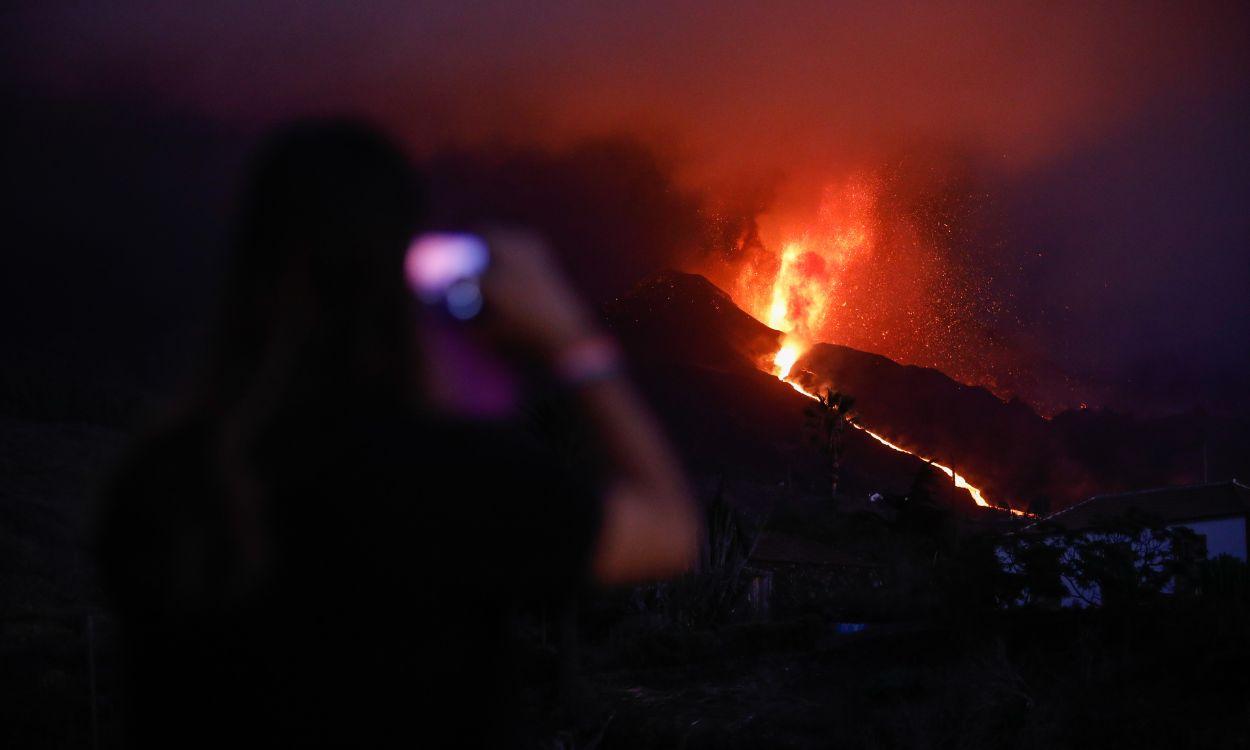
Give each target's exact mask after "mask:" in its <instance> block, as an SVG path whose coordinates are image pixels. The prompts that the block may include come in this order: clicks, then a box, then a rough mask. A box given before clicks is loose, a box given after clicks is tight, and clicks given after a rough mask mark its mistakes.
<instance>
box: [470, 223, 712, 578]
mask: <svg viewBox="0 0 1250 750" xmlns="http://www.w3.org/2000/svg"><path fill="white" fill-rule="evenodd" d="M488 240H489V242H490V247H491V253H492V262H491V269H490V270H489V271H488V272H487V274H486V276H485V277H484V279H483V285H484V292H485V297H486V299H487V300H488V303H489V304H490V305H491V307H492V310H493V311H494V315H495V325H496V326H498V327H500V328H501V329H502V332H503V334H504V335H505V336H507V337H509V338H510V339H512V340H513V341H516V342H519V343H521V344H523V345H524V346H526V347H528V348H530V349H532V350H533V352H534V353H536V354H537V355H538V356H540V357H541V358H543V359H544V360H545V361H546V362H548V363H549V364H550V365H551V366H552V367H553V368H554V369H555V371H556V374H557V375H558V376H560V377H563V378H564V379H565V380H566V381H569V382H570V383H571V384H572V385H573V386H574V387H575V389H576V399H577V403H578V404H579V405H580V408H581V410H582V411H583V413H584V415H585V417H586V418H587V421H588V422H589V423H590V425H591V427H592V430H593V435H594V437H595V439H596V440H597V442H598V443H599V445H600V447H601V449H602V451H603V453H604V455H605V457H606V458H607V461H608V471H609V472H610V476H609V477H608V481H607V483H606V486H607V488H608V489H607V490H606V493H605V496H604V497H603V524H602V528H601V530H600V535H599V539H598V541H597V543H596V547H595V552H594V558H593V562H592V565H593V573H594V576H595V579H596V580H597V581H598V582H600V583H603V584H615V583H626V582H630V581H639V580H645V579H649V578H657V577H663V576H668V575H674V574H677V573H680V572H682V571H685V570H686V569H688V568H689V567H690V565H691V563H692V562H693V560H694V557H695V554H696V552H697V545H698V531H699V522H698V517H697V514H696V512H695V504H694V501H693V500H692V498H691V496H690V493H689V490H688V489H687V487H686V482H685V479H684V478H683V476H682V472H681V470H680V468H679V467H678V464H677V460H676V459H675V457H674V454H673V451H672V450H671V448H670V447H669V445H668V442H667V440H666V439H665V438H664V436H663V434H662V432H661V431H660V429H659V427H658V425H657V424H656V421H655V418H654V417H653V416H652V414H651V413H650V412H649V411H648V410H647V408H646V407H645V406H644V405H643V403H642V400H641V399H640V398H639V397H638V395H637V394H636V393H635V391H634V388H633V386H632V385H631V384H630V383H629V382H628V381H627V380H626V379H625V378H624V376H623V373H622V372H621V370H620V368H619V366H618V365H619V363H618V362H616V361H615V356H616V355H615V349H614V347H612V346H611V344H610V343H609V342H608V341H607V340H606V339H604V338H603V337H602V336H601V335H600V334H599V332H598V330H597V328H596V326H595V325H594V322H593V317H592V316H591V315H590V314H589V312H588V311H587V310H586V308H585V307H584V305H583V304H582V303H581V301H580V300H579V299H578V298H577V296H576V295H575V293H574V292H573V290H572V289H571V288H570V287H569V285H568V284H567V283H566V282H565V281H564V279H563V278H562V276H561V275H560V273H559V272H558V270H557V268H556V267H555V265H554V263H553V262H552V259H551V257H550V255H549V253H548V252H547V250H546V248H545V246H544V245H543V243H542V242H541V241H539V240H538V239H536V238H534V237H531V236H529V235H524V234H515V233H499V234H493V235H490V236H489V237H488Z"/></svg>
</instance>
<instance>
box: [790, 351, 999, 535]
mask: <svg viewBox="0 0 1250 750" xmlns="http://www.w3.org/2000/svg"><path fill="white" fill-rule="evenodd" d="M802 353H803V352H802V349H801V348H800V347H799V346H798V345H797V344H794V343H787V344H783V345H782V347H781V348H780V349H778V350H777V354H776V355H775V356H774V357H773V366H774V367H775V368H776V369H775V370H774V371H773V374H774V375H776V376H777V377H778V378H779V379H781V381H782V382H784V383H788V384H789V385H790V387H791V388H793V389H794V390H796V391H798V392H799V393H802V394H803V395H804V396H807V397H808V398H810V399H813V400H818V399H819V397H818V396H817V395H816V394H814V393H810V392H808V391H806V390H804V389H803V387H802V386H801V385H799V384H798V383H795V382H794V381H792V380H789V377H790V370H791V369H792V368H793V367H794V363H795V362H797V361H798V359H799V355H800V354H802ZM847 423H848V424H849V425H851V426H852V427H854V428H855V429H857V430H859V431H860V432H863V433H865V434H867V435H868V436H869V437H871V438H872V439H873V440H876V441H877V442H878V443H881V444H882V445H884V446H885V447H887V448H889V449H890V450H896V451H898V452H899V453H906V454H907V455H909V456H915V457H916V458H918V459H920V460H921V461H924V462H925V463H927V464H929V465H930V466H932V467H933V468H935V469H938V470H940V471H941V472H942V473H943V474H945V475H946V476H948V477H950V478H951V479H953V480H955V486H956V487H959V488H961V489H965V490H967V491H968V494H969V495H972V500H973V501H974V502H975V503H976V504H977V505H980V506H981V507H982V508H992V507H997V506H994V505H991V504H990V503H989V502H987V501H986V499H985V496H984V495H982V494H981V490H979V489H977V488H976V487H973V486H972V485H971V484H968V480H967V479H964V478H963V477H962V476H960V475H959V472H957V471H955V470H954V469H952V468H951V467H949V466H944V465H942V464H940V463H938V462H937V461H934V460H933V459H931V458H925V457H924V456H921V455H920V454H918V453H913V452H911V451H909V450H907V449H906V448H900V447H899V446H897V445H895V444H894V443H891V442H890V441H889V440H886V439H885V438H883V437H881V436H880V435H878V434H877V433H875V432H873V431H872V430H870V429H868V428H867V427H863V426H862V425H858V424H855V423H854V422H851V421H849V420H848V422H847ZM1011 512H1012V513H1013V514H1020V513H1021V511H1017V510H1014V509H1012V511H1011Z"/></svg>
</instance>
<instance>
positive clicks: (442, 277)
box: [404, 232, 490, 320]
mask: <svg viewBox="0 0 1250 750" xmlns="http://www.w3.org/2000/svg"><path fill="white" fill-rule="evenodd" d="M488 268H490V248H488V247H487V245H486V241H485V240H484V239H482V238H481V237H478V236H477V235H475V234H467V233H458V232H431V233H428V234H420V235H417V236H416V237H414V238H413V240H412V242H411V243H410V244H409V245H408V251H407V254H406V255H405V256H404V275H405V276H406V278H407V281H408V286H409V288H410V289H412V291H413V293H414V294H416V295H417V298H418V299H420V300H421V301H422V302H424V303H425V304H427V305H430V306H432V307H441V308H443V309H444V310H446V312H447V313H448V314H449V315H451V316H452V317H453V318H455V319H456V320H471V319H473V318H476V317H477V315H478V313H480V312H481V311H482V302H483V300H482V288H481V283H480V280H481V277H482V274H484V273H486V269H488Z"/></svg>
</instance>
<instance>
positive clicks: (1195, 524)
mask: <svg viewBox="0 0 1250 750" xmlns="http://www.w3.org/2000/svg"><path fill="white" fill-rule="evenodd" d="M1133 517H1136V518H1138V519H1148V520H1149V521H1150V522H1151V524H1152V525H1154V526H1155V528H1158V526H1164V527H1167V528H1169V529H1178V528H1184V529H1188V530H1190V531H1192V532H1193V533H1194V534H1195V535H1197V543H1198V544H1200V545H1202V546H1201V547H1200V548H1198V550H1199V552H1200V553H1203V552H1204V553H1205V556H1206V557H1208V558H1212V557H1218V556H1220V555H1228V556H1230V557H1233V558H1236V559H1238V560H1241V561H1243V562H1244V561H1246V559H1247V550H1248V549H1250V487H1247V486H1246V485H1245V484H1242V483H1241V482H1238V481H1236V480H1233V481H1231V482H1219V483H1215V484H1200V485H1191V486H1187V487H1164V488H1160V489H1153V490H1141V491H1137V492H1125V493H1120V494H1115V495H1095V496H1094V497H1091V498H1089V499H1088V500H1085V501H1083V502H1080V503H1077V504H1076V505H1073V506H1070V507H1068V508H1065V509H1063V510H1061V511H1059V512H1057V513H1053V514H1051V515H1049V516H1047V517H1046V518H1043V519H1041V520H1039V521H1037V522H1036V523H1033V524H1031V525H1029V526H1028V527H1026V528H1025V529H1023V530H1022V531H1021V532H1020V533H1019V534H1018V535H1013V537H1014V541H1015V542H1016V544H1017V546H1016V547H1015V548H1014V549H1015V551H1014V552H1013V551H1011V550H1012V548H1011V547H1010V545H1004V547H1002V548H1000V549H999V560H1000V562H1001V563H1002V564H1003V566H1004V569H1005V570H1007V571H1009V572H1010V571H1018V570H1019V569H1020V568H1019V566H1020V565H1021V564H1022V563H1021V558H1020V551H1021V547H1020V546H1019V545H1023V546H1024V548H1027V547H1029V546H1031V545H1036V544H1042V545H1045V546H1047V547H1049V548H1051V549H1052V550H1054V549H1057V548H1059V547H1062V550H1061V553H1060V558H1059V559H1060V562H1061V564H1062V565H1064V567H1065V569H1067V570H1073V569H1079V568H1080V567H1081V565H1080V561H1081V560H1082V559H1083V558H1082V554H1081V552H1080V551H1079V550H1080V549H1081V548H1083V544H1074V543H1073V535H1074V534H1075V535H1077V538H1079V539H1081V540H1082V542H1084V541H1089V542H1095V543H1100V542H1113V543H1121V544H1125V545H1127V547H1129V548H1131V550H1132V551H1133V553H1134V555H1135V558H1136V563H1135V564H1136V566H1137V569H1138V570H1139V571H1140V572H1141V573H1142V574H1143V575H1144V576H1148V575H1150V574H1152V573H1158V574H1160V575H1161V576H1167V581H1166V583H1165V584H1164V585H1163V588H1162V590H1163V591H1164V592H1165V593H1168V592H1171V591H1172V590H1173V586H1174V585H1175V584H1176V583H1177V580H1176V579H1175V578H1172V577H1170V576H1171V574H1170V573H1165V572H1164V571H1166V570H1167V569H1168V568H1167V563H1168V562H1169V561H1171V560H1175V559H1176V557H1175V556H1174V550H1172V549H1170V547H1169V544H1170V542H1168V541H1167V540H1166V539H1165V540H1162V541H1161V540H1160V539H1159V538H1158V537H1157V535H1155V534H1152V533H1151V532H1150V531H1149V529H1140V530H1139V531H1137V532H1133V533H1130V534H1128V535H1127V536H1126V533H1125V526H1124V525H1123V521H1124V520H1125V519H1129V518H1133ZM1191 559H1192V558H1191ZM1157 580H1158V579H1157ZM1061 582H1062V585H1063V587H1064V589H1066V595H1064V596H1063V597H1062V600H1061V601H1060V602H1059V604H1060V605H1061V606H1064V607H1070V606H1077V607H1081V606H1091V605H1097V604H1100V603H1101V602H1102V591H1101V590H1100V589H1099V587H1098V585H1097V584H1096V583H1093V582H1091V581H1090V580H1088V579H1087V578H1086V579H1082V577H1081V576H1078V575H1071V574H1065V575H1063V576H1061Z"/></svg>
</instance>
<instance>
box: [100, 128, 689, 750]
mask: <svg viewBox="0 0 1250 750" xmlns="http://www.w3.org/2000/svg"><path fill="white" fill-rule="evenodd" d="M420 208H421V206H420V195H419V191H418V186H417V183H416V181H415V178H414V175H413V174H412V172H411V171H410V167H409V165H408V163H407V162H406V160H405V159H404V158H403V156H402V155H401V154H400V153H399V152H398V151H397V150H396V149H395V147H393V146H392V145H391V144H390V143H388V142H387V141H386V140H385V139H384V138H382V137H380V136H379V135H376V134H374V133H373V132H371V131H369V130H367V129H365V128H362V127H359V126H355V125H351V124H347V123H310V124H304V125H300V126H297V127H295V128H292V129H289V130H287V131H285V132H284V133H282V134H280V135H279V136H277V137H275V138H274V139H272V140H271V142H270V143H269V144H268V145H267V147H266V148H264V149H263V150H262V152H261V153H260V155H259V157H258V159H257V160H256V162H255V164H254V167H253V171H252V174H251V180H250V183H249V186H248V190H247V193H246V195H245V198H244V201H243V205H242V215H241V217H240V223H239V227H238V232H237V237H236V242H235V247H234V255H233V258H232V265H231V267H230V269H229V272H228V277H227V281H226V287H225V295H224V296H225V299H224V305H223V312H224V314H223V316H222V319H221V324H220V329H219V331H218V335H217V339H216V340H215V342H214V346H213V348H212V356H211V358H210V364H209V365H208V366H207V367H206V368H205V370H204V372H203V377H202V378H201V379H200V382H199V383H198V387H197V388H195V389H194V390H193V392H192V394H191V396H190V397H189V398H188V399H187V401H186V404H185V407H184V408H183V409H181V410H180V411H179V413H178V414H177V416H176V417H174V418H171V419H169V420H168V421H167V423H166V424H164V425H163V426H162V427H161V428H160V429H156V430H154V431H153V432H152V434H150V435H149V437H147V438H146V439H144V440H142V441H140V442H139V444H138V445H136V446H135V448H134V449H133V450H132V451H131V453H130V455H129V457H128V458H127V460H125V461H124V462H123V463H122V465H121V466H120V467H119V468H118V470H117V472H116V476H115V477H114V480H113V481H112V483H111V484H110V486H109V490H108V492H107V494H106V503H105V507H104V513H103V517H102V528H101V555H102V561H101V564H102V570H103V571H104V576H105V582H106V585H107V587H108V589H109V591H110V593H111V595H112V597H113V600H114V602H115V605H116V608H117V611H118V613H119V616H120V617H121V621H122V628H123V634H124V643H125V648H126V656H127V661H126V663H127V665H128V667H127V678H128V690H127V695H128V696H129V709H128V712H127V726H128V731H129V734H130V735H131V737H132V741H133V743H134V744H137V745H140V746H161V747H180V746H186V745H201V746H214V747H230V746H237V745H239V744H244V743H246V744H254V743H258V742H262V743H270V744H273V745H277V746H287V745H317V744H353V745H356V746H360V747H370V746H376V745H399V744H406V745H408V746H421V745H422V743H421V742H420V740H422V739H429V740H432V739H433V738H435V737H439V736H449V737H451V738H452V744H454V745H489V746H500V745H505V746H506V745H508V744H510V743H511V742H512V741H513V739H514V737H513V735H512V725H511V724H510V722H509V717H508V709H509V707H510V705H511V702H510V691H511V689H512V687H513V686H511V685H509V684H507V672H506V670H505V669H503V668H502V665H503V664H504V663H505V662H506V656H507V653H506V647H505V640H504V638H503V636H504V633H503V629H504V626H505V622H506V616H507V613H508V610H509V608H510V607H511V606H513V605H514V604H515V603H516V602H518V601H525V600H534V599H537V598H539V597H545V596H561V595H567V594H568V593H570V592H572V591H573V590H574V589H576V588H577V587H579V586H581V585H583V584H585V583H588V582H590V583H594V582H598V583H601V584H602V583H616V582H626V581H631V580H639V579H644V578H648V577H653V576H660V575H666V574H672V573H675V572H678V571H680V570H682V569H683V568H684V567H685V566H686V565H687V563H688V561H689V560H690V559H691V556H692V555H693V552H694V549H693V547H694V539H695V533H696V521H695V516H694V512H693V509H692V503H691V502H690V500H689V498H688V495H687V494H686V490H685V488H684V483H683V480H682V478H681V476H680V474H679V472H678V470H677V468H676V465H675V462H674V460H673V458H672V457H671V455H670V453H669V451H668V450H667V448H666V445H665V442H664V441H663V440H662V438H661V437H660V435H659V434H658V432H657V430H656V428H655V426H654V424H653V420H652V418H651V417H650V415H649V414H648V413H647V412H646V411H645V409H644V408H643V407H642V406H641V405H640V402H639V401H638V399H637V398H636V397H635V395H634V393H633V391H632V389H631V388H630V386H629V385H628V384H627V383H626V382H625V381H624V379H623V378H622V377H621V376H620V373H619V369H618V364H619V363H618V362H617V361H616V358H615V356H614V350H613V348H612V347H611V345H610V342H608V341H607V340H606V339H604V338H603V337H602V336H601V335H600V334H599V333H598V331H597V330H596V329H595V326H594V324H593V316H591V315H590V314H588V312H587V311H586V309H585V308H584V307H583V305H582V304H581V303H580V302H579V301H578V299H577V298H576V297H575V295H574V294H573V293H572V292H571V290H570V289H569V287H568V286H567V285H566V284H565V283H564V282H563V281H562V279H561V277H560V276H559V275H558V274H557V273H556V272H555V270H554V267H553V265H552V264H551V262H550V260H549V258H548V255H547V253H546V251H545V249H544V247H543V246H542V243H541V242H539V241H538V240H536V239H534V238H532V237H529V236H526V235H520V234H498V235H492V236H490V237H489V238H488V241H489V245H490V250H491V266H490V269H489V271H488V272H487V273H486V275H485V276H484V277H483V279H482V288H483V290H484V298H485V299H486V304H487V306H488V313H489V314H488V315H484V316H483V317H484V318H485V319H484V320H480V321H474V322H473V323H472V324H465V325H463V326H462V327H459V328H458V327H457V325H460V324H449V323H447V322H445V321H444V322H430V321H429V320H428V319H429V318H430V312H429V310H425V309H422V306H421V305H420V304H419V303H418V302H417V301H415V300H414V299H413V296H412V295H411V294H410V293H409V291H408V289H407V287H406V285H405V275H404V258H405V251H406V248H407V247H408V245H409V242H410V240H411V239H412V236H413V234H414V232H415V231H416V230H417V229H418V222H419V220H420V218H421V213H420ZM427 323H428V325H427ZM438 331H442V332H443V333H441V334H440V333H437V332H438ZM448 331H450V335H451V336H452V338H455V337H463V338H464V340H466V341H469V340H471V341H472V343H473V346H474V347H478V348H479V349H483V350H488V351H490V352H491V356H492V357H493V358H495V359H497V360H498V359H506V361H509V362H513V363H517V364H518V365H520V364H524V366H525V367H528V368H531V369H532V368H533V367H534V366H535V365H538V366H539V367H540V368H542V369H544V370H545V371H546V375H547V379H548V380H549V381H551V382H558V383H563V385H564V386H565V388H566V389H567V393H568V397H569V399H570V401H571V402H572V403H573V404H574V405H575V408H576V409H577V410H578V411H579V412H580V414H581V416H582V417H583V418H584V419H585V420H586V422H587V423H588V424H589V425H591V428H592V429H591V432H592V434H593V435H594V436H595V443H596V445H597V447H598V449H599V451H598V453H599V454H600V461H599V462H598V464H597V465H601V466H603V467H605V468H604V469H602V470H601V471H599V472H598V474H597V475H592V474H590V473H586V475H584V476H572V475H570V474H569V472H568V471H567V470H562V469H561V468H558V467H557V465H556V464H555V463H554V462H553V461H552V460H551V459H550V458H549V457H548V456H546V455H545V454H544V453H543V452H541V451H539V450H537V449H536V448H534V447H533V446H531V445H530V444H529V443H528V442H527V441H525V440H523V439H521V438H519V437H517V435H518V434H519V433H518V432H515V431H514V430H512V429H511V428H510V427H509V426H508V425H507V424H506V423H505V422H503V421H502V420H500V419H495V418H490V419H487V418H484V417H473V416H465V412H466V410H465V408H464V399H463V397H464V396H465V392H466V385H467V386H469V388H468V390H470V391H471V387H472V385H473V383H474V382H475V381H474V380H473V373H472V372H471V370H472V367H467V369H466V370H465V371H464V372H458V371H457V366H456V362H457V361H459V360H457V359H455V358H454V357H450V358H449V357H446V356H444V354H445V351H444V349H443V348H439V347H443V346H444V343H443V342H445V340H446V339H447V332H448ZM431 332H434V333H431ZM421 342H425V344H424V346H423V344H422V343H421ZM426 347H429V348H426ZM453 353H454V352H453ZM468 395H469V396H470V397H472V396H473V393H472V392H469V393H468ZM470 400H471V399H470ZM470 411H471V410H470ZM414 741H415V744H414Z"/></svg>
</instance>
